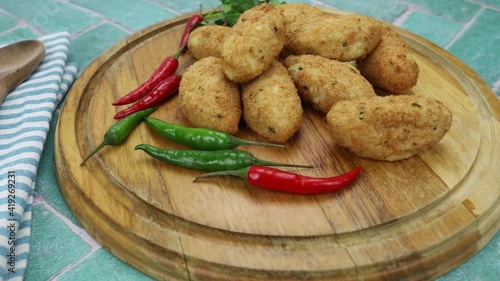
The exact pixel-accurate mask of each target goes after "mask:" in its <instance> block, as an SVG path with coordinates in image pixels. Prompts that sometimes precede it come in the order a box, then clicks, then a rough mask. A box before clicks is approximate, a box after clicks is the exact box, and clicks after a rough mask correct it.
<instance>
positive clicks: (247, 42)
mask: <svg viewBox="0 0 500 281" xmlns="http://www.w3.org/2000/svg"><path fill="white" fill-rule="evenodd" d="M284 43H285V20H284V18H283V16H282V15H281V13H280V12H279V10H277V9H276V8H274V6H272V5H270V4H266V3H264V4H261V5H258V6H256V7H254V8H252V9H249V10H246V11H245V12H243V14H242V15H241V17H240V18H239V20H238V22H237V23H236V24H235V25H234V26H233V27H232V29H231V33H230V34H229V36H228V37H227V38H226V41H225V42H224V44H223V46H222V58H223V60H224V72H225V73H226V76H227V77H228V78H229V79H230V80H231V81H234V82H239V83H241V82H246V81H250V80H251V79H253V78H255V77H257V75H259V74H261V73H262V72H263V71H264V70H265V69H266V68H268V67H269V65H270V64H271V63H272V62H273V60H274V59H275V58H276V57H278V55H279V53H280V52H281V50H282V49H283V45H284Z"/></svg>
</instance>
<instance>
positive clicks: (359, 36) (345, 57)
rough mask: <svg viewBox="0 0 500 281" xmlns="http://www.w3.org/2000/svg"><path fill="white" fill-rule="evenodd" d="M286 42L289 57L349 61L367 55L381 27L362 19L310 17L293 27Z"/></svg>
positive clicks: (373, 47) (376, 40)
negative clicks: (309, 56) (316, 57)
mask: <svg viewBox="0 0 500 281" xmlns="http://www.w3.org/2000/svg"><path fill="white" fill-rule="evenodd" d="M293 31H294V34H293V35H289V36H288V37H287V38H289V39H290V40H289V41H287V42H286V45H285V47H286V49H287V51H289V52H290V53H291V54H295V55H303V54H311V55H320V56H323V57H326V58H330V59H335V60H338V61H343V62H347V61H351V60H356V59H359V58H363V57H365V56H366V55H368V54H369V53H370V52H371V51H372V50H373V49H375V47H376V46H377V44H378V42H379V41H380V36H381V32H382V23H381V22H380V21H377V20H375V19H373V18H370V17H367V16H363V15H349V16H340V17H337V16H325V15H319V16H311V17H309V18H307V19H306V20H301V24H296V25H294V30H293Z"/></svg>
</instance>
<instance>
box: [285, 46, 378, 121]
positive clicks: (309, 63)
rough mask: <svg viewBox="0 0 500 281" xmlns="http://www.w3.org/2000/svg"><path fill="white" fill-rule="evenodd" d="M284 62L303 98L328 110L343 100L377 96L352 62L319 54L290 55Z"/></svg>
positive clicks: (315, 106)
mask: <svg viewBox="0 0 500 281" xmlns="http://www.w3.org/2000/svg"><path fill="white" fill-rule="evenodd" d="M283 64H284V65H285V67H287V69H288V73H289V74H290V75H291V76H292V79H293V81H294V82H295V86H296V87H297V89H298V92H299V95H300V97H301V99H302V101H304V102H306V103H309V104H312V105H313V107H314V108H315V109H317V110H319V111H322V112H324V113H327V112H328V111H329V110H330V108H331V107H332V105H334V104H335V103H336V102H339V101H341V100H350V99H361V98H367V97H372V96H375V95H376V94H375V91H374V90H373V87H372V85H371V84H370V83H369V82H368V81H366V79H365V78H364V77H363V76H361V75H360V73H359V71H358V70H357V69H356V68H355V67H354V66H352V64H350V63H343V62H339V61H335V60H331V59H327V58H324V57H321V56H316V55H301V56H294V55H292V56H289V57H287V58H286V59H285V60H284V61H283Z"/></svg>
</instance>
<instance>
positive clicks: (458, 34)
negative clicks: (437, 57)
mask: <svg viewBox="0 0 500 281" xmlns="http://www.w3.org/2000/svg"><path fill="white" fill-rule="evenodd" d="M485 9H486V8H485V7H484V6H481V9H479V11H477V12H476V14H475V15H474V16H472V18H471V19H470V20H469V21H468V22H467V23H465V24H464V26H463V27H462V28H461V29H460V30H459V31H458V32H457V33H456V34H455V36H453V38H452V39H451V40H450V42H448V44H446V45H445V46H444V49H445V50H448V49H449V48H450V47H451V46H452V45H453V44H454V43H455V42H456V41H457V40H458V39H459V38H460V37H462V35H463V34H464V33H465V32H466V31H467V30H468V29H469V28H470V26H471V25H472V24H474V23H475V22H476V19H477V18H478V17H479V15H481V14H482V13H483V11H484V10H485Z"/></svg>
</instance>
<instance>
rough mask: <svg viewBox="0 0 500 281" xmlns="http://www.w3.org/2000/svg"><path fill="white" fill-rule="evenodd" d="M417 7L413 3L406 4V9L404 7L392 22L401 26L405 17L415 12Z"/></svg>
mask: <svg viewBox="0 0 500 281" xmlns="http://www.w3.org/2000/svg"><path fill="white" fill-rule="evenodd" d="M416 11H417V9H416V8H415V6H413V5H408V9H406V10H405V11H404V12H403V13H402V14H401V15H400V16H399V17H397V18H396V19H395V20H394V21H393V22H392V24H394V25H396V26H401V25H402V24H403V23H404V22H405V21H406V20H407V19H408V17H409V16H410V15H411V14H413V13H414V12H416Z"/></svg>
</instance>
